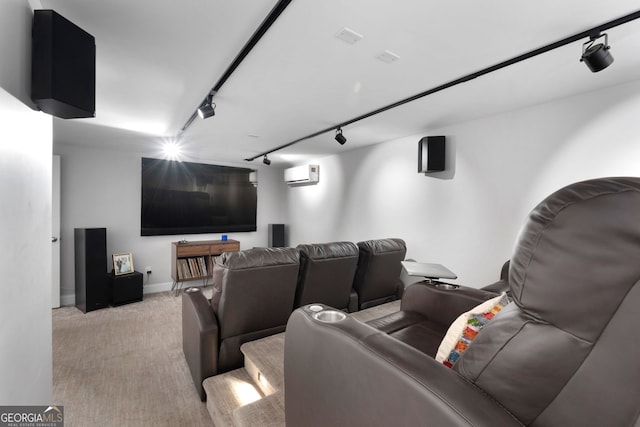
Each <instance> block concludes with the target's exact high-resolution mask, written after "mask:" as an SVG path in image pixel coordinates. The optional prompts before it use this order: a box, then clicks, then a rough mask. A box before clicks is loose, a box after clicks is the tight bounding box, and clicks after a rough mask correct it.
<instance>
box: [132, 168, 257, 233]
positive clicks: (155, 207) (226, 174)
mask: <svg viewBox="0 0 640 427" xmlns="http://www.w3.org/2000/svg"><path fill="white" fill-rule="evenodd" d="M251 172H253V170H251V169H245V168H235V167H228V166H218V165H209V164H202V163H189V162H179V161H174V160H160V159H149V158H142V198H141V199H142V204H141V205H142V206H141V215H140V217H141V227H140V235H142V236H158V235H172V234H201V233H228V232H241V231H256V213H257V206H258V193H257V188H256V187H255V186H254V184H253V183H251V181H250V180H249V174H250V173H251Z"/></svg>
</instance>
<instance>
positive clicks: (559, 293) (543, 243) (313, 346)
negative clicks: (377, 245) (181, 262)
mask: <svg viewBox="0 0 640 427" xmlns="http://www.w3.org/2000/svg"><path fill="white" fill-rule="evenodd" d="M639 218H640V178H602V179H595V180H589V181H584V182H580V183H576V184H572V185H570V186H568V187H565V188H563V189H561V190H559V191H557V192H555V193H554V194H552V195H551V196H549V197H548V198H546V199H545V200H544V201H542V202H541V203H540V204H539V205H538V206H537V207H536V208H535V209H534V210H533V211H532V212H531V214H530V215H529V218H528V221H527V223H526V224H525V226H524V228H523V230H522V231H521V233H520V234H519V237H518V242H517V244H516V246H515V251H514V253H513V255H512V257H511V265H510V269H509V280H508V281H509V287H510V292H511V298H512V299H513V302H512V303H510V304H508V305H506V306H505V307H504V308H502V310H501V311H499V312H498V313H497V314H496V315H495V317H493V319H492V320H490V321H488V322H487V323H486V325H485V326H484V328H483V329H481V330H480V332H479V333H477V335H476V336H475V339H473V341H472V342H468V343H467V346H466V351H464V352H463V353H462V354H461V356H460V357H459V359H457V362H455V364H453V367H452V368H449V367H447V366H445V365H444V364H442V363H440V362H438V361H436V360H435V359H433V358H432V357H431V356H429V355H427V354H425V353H423V352H422V351H419V350H418V349H416V348H414V347H411V346H409V345H407V344H405V343H403V342H401V341H400V340H398V339H396V338H394V337H393V336H391V335H389V334H386V333H384V332H383V331H381V330H378V329H375V328H373V327H371V326H369V325H367V324H364V323H362V322H359V321H357V320H355V319H353V318H352V317H350V316H348V315H346V316H345V318H344V319H341V318H340V317H339V316H333V317H332V316H324V319H325V321H321V320H319V318H320V315H319V314H318V313H314V312H311V311H310V310H309V308H308V307H302V308H300V309H298V310H296V311H295V312H294V313H293V314H292V315H291V317H290V319H289V322H288V325H287V333H286V340H285V410H286V424H287V426H288V427H297V426H308V427H313V426H327V425H331V426H351V425H433V426H463V425H465V426H469V425H473V426H487V427H489V426H496V425H499V426H522V425H527V426H532V427H543V426H569V427H571V426H580V427H582V426H587V425H588V426H608V427H618V426H638V425H639V424H640V411H639V410H638V407H639V406H638V402H640V346H639V345H638V342H640V329H639V328H635V320H636V319H637V311H638V307H639V306H640V264H638V262H637V260H638V259H640V221H639V220H638V219H639ZM415 286H416V285H413V287H415ZM406 297H407V295H405V298H406ZM436 308H437V307H434V309H436ZM326 319H333V321H331V322H327V321H326ZM328 360H330V361H331V363H327V361H328Z"/></svg>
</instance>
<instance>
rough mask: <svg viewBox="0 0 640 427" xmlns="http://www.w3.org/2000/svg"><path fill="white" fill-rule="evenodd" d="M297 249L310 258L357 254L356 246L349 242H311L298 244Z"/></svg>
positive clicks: (353, 255)
mask: <svg viewBox="0 0 640 427" xmlns="http://www.w3.org/2000/svg"><path fill="white" fill-rule="evenodd" d="M298 249H299V250H300V252H302V253H304V254H305V255H306V256H307V258H310V259H327V258H344V257H357V256H358V247H357V246H356V245H355V244H353V243H351V242H331V243H313V244H308V245H298Z"/></svg>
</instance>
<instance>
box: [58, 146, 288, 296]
mask: <svg viewBox="0 0 640 427" xmlns="http://www.w3.org/2000/svg"><path fill="white" fill-rule="evenodd" d="M54 151H55V154H59V155H60V156H61V218H62V224H61V237H62V240H61V245H62V246H61V259H62V261H61V264H62V265H61V294H62V304H73V303H74V302H75V285H74V283H75V271H74V245H73V230H74V228H85V227H106V228H107V254H109V256H110V255H111V254H113V253H119V252H131V253H132V254H133V262H134V267H135V269H136V270H138V271H143V270H144V267H145V266H150V267H151V269H152V271H153V273H152V274H151V275H150V276H149V279H148V281H147V280H146V278H145V288H144V289H145V292H146V293H149V292H157V291H162V290H168V289H170V287H171V281H172V279H171V242H175V241H178V240H181V239H186V240H208V239H219V238H220V236H221V234H197V235H176V236H146V237H142V236H140V179H141V166H140V159H141V157H158V156H157V154H156V155H151V154H146V155H145V154H138V153H131V152H121V151H114V150H102V149H98V148H90V147H79V146H77V145H68V144H63V143H56V145H55V147H54ZM189 161H196V162H198V161H199V162H202V163H213V164H216V162H215V160H204V159H200V160H198V159H189ZM226 165H228V164H226ZM235 166H240V167H249V165H248V164H238V165H235ZM251 167H255V165H251ZM284 188H285V184H284V182H283V180H282V170H281V169H275V168H261V169H260V170H259V171H258V218H257V222H258V227H257V228H258V230H257V231H256V232H250V233H224V234H227V235H228V236H229V238H230V239H235V240H238V241H240V247H241V248H242V249H249V248H252V247H254V246H266V245H267V242H268V236H267V227H268V224H270V223H286V222H287V212H286V209H285V207H286V204H285V200H284V198H285V195H286V193H285V190H284ZM111 268H112V265H111V259H110V258H109V260H108V269H109V271H110V270H111Z"/></svg>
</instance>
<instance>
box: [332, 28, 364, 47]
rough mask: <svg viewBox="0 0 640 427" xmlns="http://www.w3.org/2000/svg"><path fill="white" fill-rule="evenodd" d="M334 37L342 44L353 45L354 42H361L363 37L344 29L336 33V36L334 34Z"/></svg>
mask: <svg viewBox="0 0 640 427" xmlns="http://www.w3.org/2000/svg"><path fill="white" fill-rule="evenodd" d="M336 37H337V38H339V39H340V40H342V41H343V42H347V43H349V44H355V43H356V42H358V41H360V40H362V37H364V36H363V35H362V34H359V33H356V32H355V31H353V30H352V29H350V28H347V27H344V28H343V29H342V30H340V32H338V34H336Z"/></svg>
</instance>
